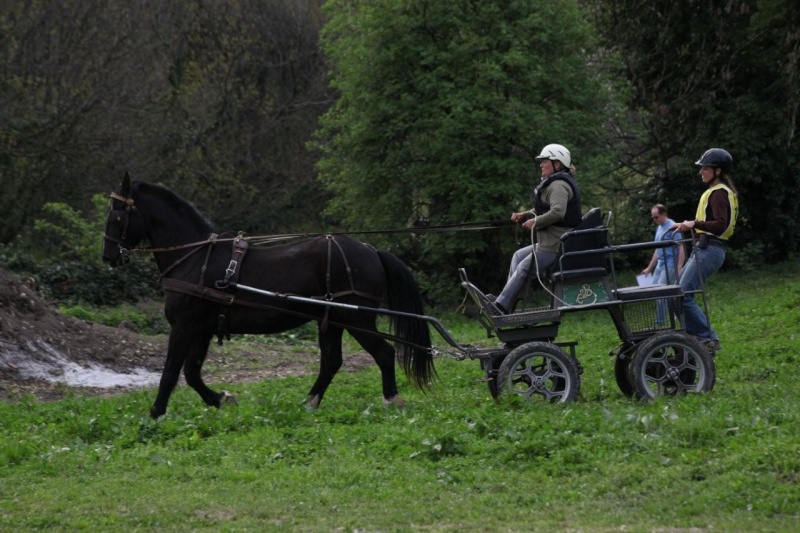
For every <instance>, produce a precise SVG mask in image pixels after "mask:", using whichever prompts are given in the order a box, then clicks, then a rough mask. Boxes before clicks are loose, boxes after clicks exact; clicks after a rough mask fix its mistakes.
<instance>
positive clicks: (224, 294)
mask: <svg viewBox="0 0 800 533" xmlns="http://www.w3.org/2000/svg"><path fill="white" fill-rule="evenodd" d="M110 197H111V198H112V199H113V200H119V201H121V202H123V203H124V204H125V208H124V210H123V212H120V214H118V215H116V216H117V220H118V221H119V222H120V223H121V224H122V235H121V238H119V239H117V238H115V237H112V236H110V235H107V234H106V235H104V236H103V237H104V239H105V240H108V241H111V242H113V243H115V244H117V246H119V250H120V256H121V258H122V260H123V262H125V263H127V262H128V261H129V260H130V253H131V251H133V252H139V251H146V252H152V253H163V252H172V251H176V250H181V249H188V252H187V253H186V254H184V255H183V256H181V257H180V258H179V259H177V260H176V261H174V262H173V263H172V264H170V265H169V266H168V267H167V268H165V269H164V271H163V272H162V273H161V279H160V282H161V287H162V288H163V290H164V291H167V292H176V293H180V294H185V295H188V296H194V297H196V298H201V299H203V300H207V301H210V302H213V303H216V304H220V306H221V307H220V312H219V315H218V317H217V332H216V334H217V342H218V344H222V340H223V338H226V339H228V340H230V307H231V306H233V305H244V306H248V307H253V308H258V309H266V310H279V311H281V312H284V313H287V314H291V315H295V316H299V317H302V318H315V317H312V316H310V315H308V314H305V313H300V312H297V311H291V310H288V309H284V308H282V307H279V306H275V305H268V304H260V303H257V302H249V301H243V300H240V299H237V297H236V289H232V288H231V285H233V287H235V286H236V284H237V283H238V280H239V276H240V274H241V271H242V265H243V262H244V258H245V256H246V254H247V251H248V250H249V248H250V240H251V239H250V238H249V237H245V236H244V234H243V233H242V232H240V233H239V234H238V235H237V236H236V237H235V238H233V239H228V238H220V236H219V235H218V234H216V233H212V234H210V235H209V236H208V238H207V239H206V240H204V241H199V242H193V243H187V244H181V245H176V246H170V247H165V248H146V249H144V248H142V249H134V250H130V249H129V248H127V244H126V242H125V241H126V240H127V234H128V226H129V224H130V214H131V213H137V214H138V213H139V212H138V210H137V208H136V204H135V201H134V199H133V198H132V197H125V196H122V195H119V194H117V193H111V195H110ZM117 211H120V210H117ZM113 215H114V210H113V208H112V216H113ZM325 239H326V241H327V266H326V269H325V294H324V295H318V296H309V297H308V298H312V299H318V300H326V301H333V300H335V299H337V298H342V297H344V296H348V295H351V294H353V295H356V296H360V297H362V298H366V299H368V300H371V301H373V302H375V303H376V304H379V303H380V302H381V297H380V296H378V295H373V294H368V293H366V292H364V291H360V290H358V289H356V286H355V281H354V279H353V270H352V268H351V267H350V263H349V261H348V259H347V255H346V254H345V252H344V249H343V248H342V245H341V244H340V243H339V242H338V241H337V240H336V237H335V236H334V235H331V234H327V235H325ZM223 241H231V242H232V246H231V258H230V260H229V261H228V267H227V268H226V269H225V275H224V276H223V278H222V279H220V280H216V281H215V282H214V283H213V286H210V285H209V284H207V283H206V279H205V278H206V272H207V270H208V263H209V261H210V259H211V253H212V251H213V250H214V246H216V244H217V243H219V242H223ZM334 245H335V247H336V249H337V250H338V251H339V256H340V257H341V259H342V261H343V263H344V267H345V272H346V273H347V281H348V285H349V289H345V290H341V291H337V292H333V288H332V278H333V276H332V264H333V249H334ZM204 248H205V250H206V254H205V259H204V261H203V264H202V266H201V267H200V272H199V275H198V277H197V280H196V281H187V280H182V279H177V278H172V277H167V275H168V274H169V273H170V272H172V271H173V270H174V269H175V268H177V267H178V266H179V265H181V264H182V263H184V262H185V261H186V260H187V259H189V258H190V257H192V256H194V255H195V254H196V253H198V252H200V251H201V250H203V249H204ZM330 309H331V308H330V307H326V308H325V313H324V315H323V318H322V320H321V322H320V331H322V332H325V331H326V330H327V328H328V325H329V324H330V320H329V315H330Z"/></svg>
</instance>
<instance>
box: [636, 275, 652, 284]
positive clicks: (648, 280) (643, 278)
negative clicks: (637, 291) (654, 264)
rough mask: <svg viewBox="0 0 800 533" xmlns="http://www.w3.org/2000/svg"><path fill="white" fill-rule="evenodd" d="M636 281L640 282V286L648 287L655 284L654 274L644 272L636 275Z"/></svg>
mask: <svg viewBox="0 0 800 533" xmlns="http://www.w3.org/2000/svg"><path fill="white" fill-rule="evenodd" d="M636 283H638V284H639V286H640V287H646V286H647V285H652V284H653V275H652V274H644V275H641V274H640V275H638V276H636Z"/></svg>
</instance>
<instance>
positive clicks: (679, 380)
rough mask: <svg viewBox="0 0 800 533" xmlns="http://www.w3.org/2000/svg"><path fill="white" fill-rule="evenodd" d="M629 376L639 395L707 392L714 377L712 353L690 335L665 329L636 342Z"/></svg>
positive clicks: (652, 396)
mask: <svg viewBox="0 0 800 533" xmlns="http://www.w3.org/2000/svg"><path fill="white" fill-rule="evenodd" d="M628 378H629V380H630V382H631V384H632V385H633V392H634V394H635V395H636V397H637V398H639V399H648V398H656V397H659V396H680V395H681V394H684V393H687V392H708V391H710V390H711V389H713V388H714V382H715V381H716V379H717V374H716V367H715V365H714V358H713V356H712V355H711V354H710V353H709V352H708V351H707V350H706V349H705V347H703V345H702V344H700V342H699V341H698V340H697V339H695V338H694V337H692V336H691V335H689V334H687V333H684V332H679V331H665V332H663V333H658V334H656V335H653V336H652V337H650V338H649V339H647V340H644V341H642V342H641V344H639V347H638V348H637V349H636V353H635V354H634V356H633V361H632V362H631V365H630V369H629V373H628Z"/></svg>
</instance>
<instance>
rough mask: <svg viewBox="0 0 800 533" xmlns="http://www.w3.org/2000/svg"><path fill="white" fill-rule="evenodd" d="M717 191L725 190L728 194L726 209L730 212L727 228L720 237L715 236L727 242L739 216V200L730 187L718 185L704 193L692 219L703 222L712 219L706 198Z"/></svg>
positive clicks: (701, 231)
mask: <svg viewBox="0 0 800 533" xmlns="http://www.w3.org/2000/svg"><path fill="white" fill-rule="evenodd" d="M717 189H725V190H726V191H727V192H728V205H729V207H728V209H729V210H730V211H729V212H728V227H727V228H725V231H723V232H722V235H717V237H719V238H720V239H722V240H724V241H727V240H728V239H730V238H731V235H733V229H734V227H735V226H736V217H738V216H739V200H738V199H737V197H736V195H735V194H734V192H733V191H732V190H731V188H730V187H728V186H727V185H725V184H724V183H719V184H717V185H714V186H713V187H711V188H709V189H708V190H707V191H706V192H704V193H703V196H701V197H700V203H699V204H697V213H695V216H694V219H695V220H701V221H703V222H705V221H706V220H708V219H709V218H711V217H712V213H711V207H710V206H709V205H708V198H709V197H710V196H711V193H712V192H714V191H716V190H717ZM695 231H696V232H697V233H709V234H711V232H710V231H703V230H701V229H695Z"/></svg>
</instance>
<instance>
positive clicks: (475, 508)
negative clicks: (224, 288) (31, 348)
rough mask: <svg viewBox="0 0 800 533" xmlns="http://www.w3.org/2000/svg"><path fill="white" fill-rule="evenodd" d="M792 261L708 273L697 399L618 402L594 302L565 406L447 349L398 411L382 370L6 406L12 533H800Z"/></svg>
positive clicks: (607, 341)
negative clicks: (714, 333)
mask: <svg viewBox="0 0 800 533" xmlns="http://www.w3.org/2000/svg"><path fill="white" fill-rule="evenodd" d="M798 272H800V262H798V261H794V262H790V263H784V264H779V265H773V266H770V267H768V268H767V269H763V270H759V271H757V272H753V273H749V274H745V273H721V274H719V275H717V276H715V277H714V278H712V280H711V282H710V283H709V286H708V291H709V294H710V305H711V313H712V319H713V321H714V323H715V327H716V328H717V330H718V332H719V333H720V337H721V339H722V342H723V345H724V350H723V351H722V352H720V353H719V354H718V355H717V357H716V363H717V381H716V386H715V388H714V390H713V391H712V392H710V393H707V394H701V395H690V396H685V397H681V398H670V399H661V400H658V401H655V402H652V403H639V402H636V401H633V400H630V399H628V398H626V397H624V396H623V395H622V394H621V393H620V392H619V391H618V390H617V387H616V383H615V380H614V375H613V362H612V360H611V358H610V357H608V356H607V354H608V352H609V351H610V350H611V349H613V348H614V347H615V346H616V344H617V339H616V333H615V331H614V328H613V326H612V323H611V321H610V319H609V318H608V317H607V315H606V314H604V313H602V312H590V313H577V314H573V315H568V317H567V318H566V319H565V321H564V323H563V326H562V330H561V337H560V339H563V340H576V341H579V344H578V346H577V353H578V357H579V358H580V360H581V363H582V364H583V366H584V368H585V372H584V374H583V387H582V393H581V399H580V401H578V402H576V403H573V404H567V405H549V404H544V403H535V404H521V403H519V402H514V401H500V402H497V401H494V400H493V399H492V398H491V396H490V394H489V391H488V388H487V386H486V384H485V383H484V382H482V381H481V380H482V378H483V374H482V371H481V370H480V367H479V365H478V363H477V362H476V361H454V360H451V359H447V358H443V359H440V360H438V361H437V368H438V372H439V376H440V382H439V384H438V386H437V387H436V388H435V389H434V390H433V391H432V392H429V393H427V394H424V393H421V392H419V391H417V390H415V389H413V388H412V387H411V386H410V385H409V384H408V383H407V382H406V381H405V380H404V379H403V380H401V393H402V394H403V395H404V396H405V397H406V399H407V400H408V405H407V406H406V408H405V409H403V410H398V409H395V408H386V407H384V406H383V405H382V403H381V398H380V378H379V373H378V371H377V368H375V367H372V368H370V369H368V370H365V371H361V372H356V373H351V374H345V373H341V374H339V375H338V376H337V378H336V380H335V381H334V384H333V385H332V387H331V388H330V389H329V391H328V394H327V396H326V398H325V401H324V402H323V405H322V408H321V409H320V410H319V411H317V412H314V413H307V412H306V411H305V410H304V407H303V400H304V396H305V393H306V391H307V390H308V388H309V387H310V386H311V383H312V378H309V377H304V378H284V379H275V380H269V381H265V382H262V383H257V384H250V385H237V384H226V385H225V388H227V389H229V390H232V391H234V392H235V393H236V394H237V396H238V399H239V406H238V407H233V408H229V409H224V410H219V411H218V410H215V409H207V408H205V407H204V406H203V405H202V402H201V401H200V399H199V397H198V396H197V395H196V394H195V393H194V392H193V391H191V390H189V389H187V388H186V387H181V388H180V389H178V390H177V391H176V393H175V394H174V395H173V399H172V401H171V403H170V406H169V411H168V413H167V415H166V416H165V417H163V418H162V419H160V420H158V421H152V420H150V419H149V418H148V416H147V413H148V410H149V407H150V404H151V402H152V400H153V398H154V392H153V391H152V390H147V391H138V392H133V393H129V394H125V395H122V396H117V397H112V398H98V397H80V396H77V395H76V396H72V397H69V398H67V399H65V400H62V401H59V402H53V403H40V402H37V401H35V400H33V399H30V398H28V399H25V400H23V401H22V402H20V403H16V404H0V428H1V431H2V433H1V434H0V439H2V441H1V442H0V530H3V531H19V530H38V529H46V530H53V531H74V530H82V529H87V530H93V531H95V530H99V531H137V530H144V531H170V530H171V531H192V530H213V531H410V530H425V531H742V532H745V531H747V532H750V531H770V532H780V531H787V532H789V531H798V530H800V489H798V482H800V387H798V385H797V381H798V376H800V372H798V368H797V363H798V355H800V326H799V324H800V274H799V273H798ZM431 314H433V313H431ZM443 316H444V317H445V318H444V319H443V321H444V322H445V324H446V325H447V326H448V328H449V329H451V330H452V331H453V332H454V334H455V336H456V338H458V339H464V342H476V343H477V342H479V341H483V342H486V343H491V342H492V341H491V340H490V339H485V334H484V333H483V331H482V330H481V329H480V326H479V325H478V324H477V323H476V322H473V321H468V320H466V319H463V318H456V317H455V316H454V315H448V314H444V315H443ZM436 342H437V344H442V345H443V342H440V340H439V339H436Z"/></svg>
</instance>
